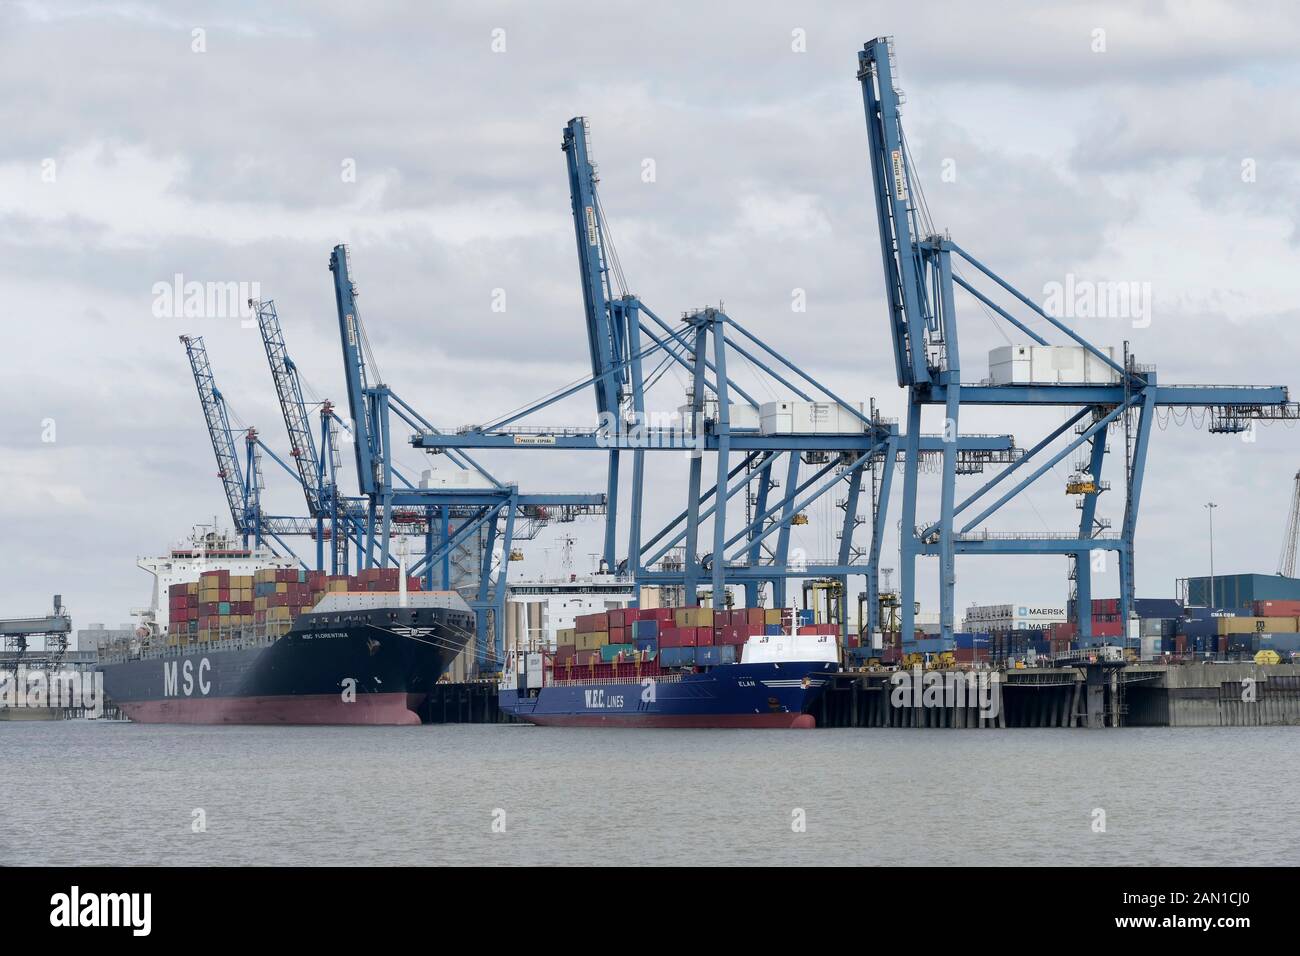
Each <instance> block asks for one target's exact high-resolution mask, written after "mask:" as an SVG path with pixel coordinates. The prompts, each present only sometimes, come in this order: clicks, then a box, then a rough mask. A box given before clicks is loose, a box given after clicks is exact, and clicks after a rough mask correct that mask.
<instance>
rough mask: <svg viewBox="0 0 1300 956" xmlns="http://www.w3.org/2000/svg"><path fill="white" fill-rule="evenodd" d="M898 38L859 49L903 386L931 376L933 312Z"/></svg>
mask: <svg viewBox="0 0 1300 956" xmlns="http://www.w3.org/2000/svg"><path fill="white" fill-rule="evenodd" d="M892 47H893V44H892V41H890V40H889V39H888V38H887V37H878V38H877V39H875V40H872V41H871V42H870V43H869V44H867V46H866V48H865V49H864V50H862V51H861V52H859V53H858V79H859V80H860V81H861V82H862V89H863V106H864V108H865V110H866V119H867V139H868V142H869V144H870V149H871V157H872V162H871V169H872V178H873V179H874V181H875V193H876V198H877V203H876V215H877V218H878V221H879V228H880V249H881V254H882V258H883V262H884V268H885V286H886V295H887V297H888V300H889V319H890V323H891V325H892V327H893V332H894V335H893V339H894V364H895V369H896V371H897V373H898V384H899V385H900V386H908V385H919V384H923V383H926V382H929V381H930V369H929V367H928V363H927V353H926V347H925V346H926V340H925V336H926V332H927V330H928V329H930V328H932V327H933V315H932V312H931V310H930V308H929V298H928V296H927V295H926V290H925V271H926V270H925V263H924V262H923V260H922V255H921V249H920V246H919V245H918V242H919V240H920V239H922V238H923V237H922V236H921V233H920V227H919V225H918V222H917V213H916V204H915V202H914V200H913V197H914V195H915V193H914V191H913V189H912V185H911V182H910V179H909V176H908V166H909V163H908V160H907V146H906V142H905V140H904V139H903V126H902V122H901V118H900V114H899V94H898V90H897V89H896V88H895V86H894V59H893V49H892Z"/></svg>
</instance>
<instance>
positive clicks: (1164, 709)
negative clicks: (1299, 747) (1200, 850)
mask: <svg viewBox="0 0 1300 956" xmlns="http://www.w3.org/2000/svg"><path fill="white" fill-rule="evenodd" d="M905 673H907V672H901V671H869V672H858V673H854V672H844V673H839V674H833V675H827V677H828V679H829V680H830V681H831V686H830V687H829V688H828V689H827V691H826V693H825V694H824V695H823V696H822V698H821V701H820V702H819V704H818V706H817V708H816V710H815V712H814V716H815V717H816V718H817V726H818V727H944V728H954V729H965V728H970V729H975V728H986V729H988V728H1001V727H1094V728H1100V727H1277V726H1300V665H1295V664H1276V665H1269V666H1265V665H1259V664H1253V663H1222V664H1220V663H1193V664H1123V663H1120V662H1114V663H1091V664H1079V665H1070V666H1062V667H1051V668H1027V669H1024V670H1008V671H997V672H992V671H956V672H950V671H926V672H923V676H925V679H926V680H928V681H932V682H933V683H934V685H935V687H936V688H937V689H936V690H935V692H934V693H933V694H931V695H930V698H929V699H921V698H919V697H918V696H917V695H916V694H914V693H902V692H900V688H899V686H898V683H899V678H898V677H897V676H896V675H899V674H905ZM994 673H996V679H994V678H993V674H994ZM971 674H976V675H987V678H986V679H987V682H988V688H987V691H986V693H985V695H984V699H982V700H972V699H971V695H967V696H966V699H954V697H956V696H957V695H954V694H952V693H951V692H949V693H946V694H945V693H943V690H944V688H945V685H946V684H949V683H954V682H955V681H954V678H955V677H956V676H957V675H963V676H962V679H965V680H969V678H970V675H971ZM926 675H933V677H929V676H926ZM908 677H909V679H910V680H912V681H914V680H915V676H914V675H908ZM993 698H996V700H994V699H993ZM989 705H991V706H989Z"/></svg>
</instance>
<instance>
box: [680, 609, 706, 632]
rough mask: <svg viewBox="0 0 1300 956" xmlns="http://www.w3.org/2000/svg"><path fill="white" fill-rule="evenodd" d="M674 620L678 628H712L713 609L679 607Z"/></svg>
mask: <svg viewBox="0 0 1300 956" xmlns="http://www.w3.org/2000/svg"><path fill="white" fill-rule="evenodd" d="M674 620H675V621H676V623H677V626H678V627H693V628H702V627H708V628H712V627H713V609H712V608H707V607H679V608H677V611H676V616H675V618H674Z"/></svg>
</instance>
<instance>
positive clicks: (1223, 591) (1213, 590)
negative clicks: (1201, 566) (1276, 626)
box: [1179, 574, 1300, 610]
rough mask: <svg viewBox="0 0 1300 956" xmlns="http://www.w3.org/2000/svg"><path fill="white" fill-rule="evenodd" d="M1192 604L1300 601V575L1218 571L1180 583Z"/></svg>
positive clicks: (1239, 606)
mask: <svg viewBox="0 0 1300 956" xmlns="http://www.w3.org/2000/svg"><path fill="white" fill-rule="evenodd" d="M1179 588H1180V590H1181V591H1182V592H1183V596H1184V603H1185V604H1186V605H1187V606H1188V607H1217V608H1230V609H1233V610H1237V609H1248V608H1250V607H1251V606H1252V605H1253V604H1254V603H1255V602H1256V601H1300V578H1288V577H1283V576H1282V575H1280V574H1216V575H1215V576H1214V577H1210V576H1209V575H1206V576H1205V577H1192V578H1185V579H1183V580H1181V581H1180V582H1179Z"/></svg>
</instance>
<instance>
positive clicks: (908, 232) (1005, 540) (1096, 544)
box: [857, 37, 1300, 636]
mask: <svg viewBox="0 0 1300 956" xmlns="http://www.w3.org/2000/svg"><path fill="white" fill-rule="evenodd" d="M894 67H895V63H894V58H893V48H892V41H891V40H890V39H889V38H888V37H880V38H877V39H875V40H872V41H871V42H870V43H867V44H866V45H865V47H864V49H863V50H862V51H861V52H859V54H858V73H857V78H858V81H859V83H860V85H861V88H862V97H863V104H864V108H865V114H866V125H867V134H868V140H869V148H870V160H871V171H872V184H873V187H874V193H875V201H876V212H877V218H878V227H879V235H880V249H881V254H882V260H883V264H884V273H885V280H886V287H887V296H888V319H889V324H890V331H891V336H892V339H893V345H894V359H895V368H896V372H897V378H898V384H899V386H900V387H902V388H905V389H906V390H907V403H908V405H907V423H906V426H905V427H906V433H907V434H906V437H905V438H904V441H903V447H904V450H905V455H904V459H905V462H904V475H903V498H902V511H903V514H902V532H901V544H900V552H901V554H900V563H901V568H900V585H901V592H902V593H901V598H902V631H903V634H905V635H908V634H911V633H912V628H913V624H914V619H913V609H914V607H915V603H914V602H915V593H916V558H917V557H918V556H920V555H934V556H938V558H939V566H940V570H939V579H940V589H939V594H940V620H941V627H942V632H943V634H944V635H950V634H951V633H952V629H953V604H954V586H955V580H956V571H955V556H956V555H957V554H1062V555H1066V556H1067V557H1068V558H1069V560H1070V562H1071V565H1072V568H1071V575H1072V577H1073V579H1074V582H1075V584H1074V586H1075V597H1076V602H1075V607H1076V615H1077V618H1076V619H1077V624H1078V629H1079V633H1080V635H1082V636H1090V635H1091V624H1092V616H1091V611H1090V608H1091V591H1092V588H1091V562H1090V561H1089V560H1088V555H1089V554H1090V553H1091V552H1093V551H1096V550H1103V551H1113V552H1115V553H1117V555H1118V559H1119V573H1120V582H1121V586H1120V600H1121V611H1122V618H1123V620H1125V621H1127V620H1128V618H1129V613H1130V609H1131V608H1132V606H1133V595H1134V586H1133V577H1134V573H1133V562H1134V547H1133V545H1134V536H1135V531H1136V526H1137V515H1138V505H1139V502H1140V500H1141V494H1142V478H1143V472H1144V468H1145V463H1146V456H1147V449H1148V444H1149V439H1150V434H1151V424H1152V420H1153V418H1154V413H1155V410H1156V409H1157V408H1158V407H1161V406H1181V407H1189V406H1190V407H1201V408H1205V409H1209V411H1210V416H1211V424H1210V430H1211V431H1212V432H1218V433H1232V432H1240V431H1243V430H1245V429H1246V428H1248V427H1249V426H1250V424H1251V423H1252V422H1254V421H1268V420H1270V419H1295V418H1297V417H1300V412H1298V409H1297V406H1296V405H1294V404H1292V403H1290V402H1289V400H1288V394H1287V390H1286V388H1284V387H1257V386H1204V385H1162V384H1159V383H1158V382H1157V379H1156V373H1155V370H1154V369H1153V368H1151V367H1148V366H1139V365H1137V364H1136V363H1135V362H1134V361H1133V360H1132V357H1131V356H1129V355H1128V354H1127V349H1126V353H1125V355H1124V357H1123V360H1122V361H1120V362H1117V361H1116V360H1115V359H1114V358H1113V357H1112V356H1111V355H1110V354H1107V353H1106V352H1103V351H1102V350H1101V349H1099V348H1097V347H1096V346H1095V345H1093V344H1092V343H1091V342H1089V341H1087V340H1086V339H1084V337H1083V336H1081V335H1079V334H1078V333H1077V332H1075V331H1074V330H1073V329H1072V328H1070V327H1069V326H1068V325H1066V324H1065V323H1064V322H1062V321H1061V320H1059V319H1058V318H1055V317H1053V316H1051V315H1049V314H1048V313H1047V312H1046V311H1045V310H1044V309H1042V308H1040V307H1039V306H1038V305H1037V304H1035V303H1034V302H1033V301H1032V300H1031V299H1030V298H1029V297H1028V296H1026V295H1025V294H1024V293H1023V292H1021V291H1019V290H1018V289H1016V288H1015V287H1014V286H1013V285H1012V284H1011V283H1009V282H1007V281H1006V280H1005V279H1003V278H1002V277H1000V276H999V275H997V274H996V273H995V272H994V271H993V270H992V269H990V268H989V267H987V266H986V265H984V264H983V263H982V262H980V261H979V260H978V259H976V258H975V257H974V256H972V255H971V254H970V253H968V252H967V251H966V250H965V249H963V248H962V247H961V246H959V245H957V243H955V242H953V241H952V239H951V237H949V236H948V235H946V234H940V233H938V232H937V231H935V230H934V229H933V227H931V226H930V223H929V214H928V210H927V209H926V208H925V203H924V196H923V194H921V193H920V191H919V189H918V188H917V185H916V174H915V171H914V169H913V167H912V162H911V156H910V153H909V151H908V148H907V143H906V140H905V138H904V135H903V127H902V122H901V118H900V111H899V103H900V99H899V94H898V90H897V88H896V86H895V80H894V72H895V69H894ZM923 224H924V226H925V227H926V228H925V229H923V228H922V226H923ZM955 260H960V261H961V262H962V263H965V264H966V265H968V266H970V267H971V268H972V269H973V270H974V271H975V272H976V273H977V274H978V275H979V276H980V277H982V279H983V280H985V281H986V282H987V283H992V285H993V286H994V287H995V288H996V289H997V290H1000V292H1001V294H1005V295H1007V296H1009V297H1010V298H1011V299H1014V300H1015V302H1016V303H1017V305H1016V306H1015V307H1016V309H1019V308H1021V307H1023V308H1026V309H1028V310H1029V312H1030V313H1032V316H1033V320H1042V321H1045V322H1046V323H1048V325H1050V326H1051V328H1052V329H1053V330H1054V331H1055V332H1058V333H1060V334H1061V335H1063V336H1064V337H1065V338H1067V339H1068V340H1070V341H1071V342H1072V343H1074V345H1076V346H1079V347H1082V348H1083V349H1085V350H1086V351H1087V352H1088V354H1089V355H1090V356H1092V357H1093V358H1094V359H1095V360H1096V361H1099V362H1100V363H1102V364H1103V365H1104V366H1106V367H1108V368H1109V369H1110V371H1111V372H1112V373H1113V377H1114V382H1113V383H1101V384H1038V383H1035V382H1027V383H1017V384H1005V385H1004V384H988V383H980V384H970V383H967V382H963V381H962V372H961V363H960V360H959V350H958V337H957V332H958V322H957V311H956V306H955V291H954V289H955V288H957V289H961V290H964V291H966V292H968V293H970V294H971V295H972V296H973V297H974V298H975V299H976V300H977V301H978V302H979V303H980V305H981V306H983V307H984V308H985V309H987V310H988V311H989V312H990V313H991V314H992V313H995V314H996V315H997V316H998V317H999V318H1001V319H1003V320H1005V321H1006V322H1008V323H1009V324H1010V325H1012V326H1013V327H1014V328H1015V329H1016V330H1017V331H1018V332H1019V333H1020V334H1022V335H1024V336H1025V337H1026V338H1028V339H1029V340H1031V341H1032V342H1033V343H1035V344H1037V345H1046V344H1047V341H1046V340H1045V339H1044V338H1042V337H1041V336H1040V335H1039V334H1038V333H1037V332H1035V331H1034V330H1033V329H1031V328H1030V327H1029V326H1028V325H1026V324H1025V321H1023V320H1022V319H1021V318H1018V317H1017V316H1015V315H1014V314H1012V312H1011V311H1009V310H1008V309H1005V308H1003V307H1002V306H1000V305H998V304H997V303H996V302H995V301H993V299H992V298H990V297H989V295H988V294H986V293H984V292H982V291H980V289H979V288H978V287H977V286H976V285H975V284H974V283H973V282H972V281H971V280H968V279H967V278H965V277H964V276H963V275H962V274H961V271H960V269H959V267H958V264H957V263H956V262H955ZM991 291H992V290H991ZM995 294H996V293H995ZM1033 320H1031V321H1033ZM926 405H938V406H942V407H943V408H944V415H945V418H946V421H947V422H948V423H949V427H950V428H952V429H953V430H954V431H957V430H958V422H959V418H960V414H961V409H962V408H963V406H968V405H1002V406H1040V407H1041V406H1066V407H1077V408H1078V409H1079V410H1078V412H1077V413H1075V414H1074V415H1072V416H1071V417H1070V418H1069V419H1068V420H1067V421H1066V423H1065V424H1064V425H1062V426H1061V427H1060V428H1058V429H1056V430H1055V431H1054V432H1052V433H1051V434H1049V435H1048V436H1047V437H1046V438H1044V439H1043V440H1042V441H1040V442H1038V443H1037V444H1035V445H1034V446H1033V447H1032V448H1030V449H1029V450H1028V451H1027V452H1026V453H1025V454H1024V455H1023V456H1022V457H1021V458H1019V459H1018V460H1017V461H1015V462H1013V463H1011V464H1009V465H1008V466H1007V467H1006V468H1005V469H1003V470H1002V471H1001V472H999V473H998V474H997V475H995V476H994V477H993V478H992V479H991V480H989V481H988V482H986V483H985V484H984V485H983V486H982V487H981V488H979V489H978V490H977V491H975V492H974V493H973V494H971V495H969V496H968V497H966V498H965V499H963V500H962V501H960V502H958V501H957V500H956V495H955V477H956V473H957V460H956V454H955V446H949V447H947V448H945V449H944V453H943V469H942V484H941V489H940V514H939V518H938V520H937V521H935V522H934V523H932V524H928V525H925V526H918V525H917V521H916V499H917V476H918V463H919V459H920V456H921V447H920V445H919V443H918V440H917V439H918V437H919V432H920V427H921V410H922V408H923V407H924V406H926ZM1071 428H1074V429H1075V437H1074V438H1072V439H1071V440H1070V441H1068V443H1067V444H1066V446H1065V447H1064V449H1063V450H1052V451H1049V450H1048V449H1049V448H1051V447H1052V446H1053V444H1054V443H1055V442H1056V441H1057V439H1059V438H1061V437H1062V436H1064V435H1065V433H1066V432H1067V431H1068V430H1069V429H1071ZM1121 428H1122V429H1123V431H1124V452H1125V475H1124V486H1125V499H1124V516H1123V522H1122V526H1121V528H1120V529H1119V532H1118V534H1107V533H1105V532H1106V530H1107V524H1106V522H1105V521H1103V520H1102V519H1100V518H1098V517H1097V514H1096V509H1097V497H1098V494H1097V492H1098V491H1100V490H1104V488H1105V487H1106V485H1105V483H1104V482H1102V480H1101V468H1102V462H1103V459H1104V455H1105V452H1106V442H1107V435H1108V432H1109V431H1111V430H1112V429H1114V430H1119V429H1121ZM1075 450H1079V451H1081V452H1084V453H1086V459H1085V460H1084V462H1083V463H1082V464H1081V465H1080V466H1079V468H1078V470H1079V471H1080V472H1081V475H1080V480H1079V481H1077V482H1075V483H1074V488H1075V490H1076V491H1079V490H1086V491H1087V492H1089V493H1085V494H1083V496H1082V500H1081V501H1080V508H1079V510H1080V518H1079V524H1078V530H1077V531H1076V532H1070V533H1062V534H1041V533H1019V532H1001V533H998V532H986V531H978V530H976V526H977V525H979V524H980V523H981V522H983V521H984V520H985V519H986V518H988V517H989V516H991V515H992V514H994V513H995V512H997V511H998V510H999V509H1000V508H1001V507H1002V506H1004V505H1005V504H1006V503H1007V502H1009V501H1011V500H1014V499H1015V498H1016V497H1017V496H1018V495H1019V494H1021V493H1022V492H1023V491H1024V490H1025V489H1026V488H1027V487H1028V486H1029V485H1030V484H1031V483H1032V482H1033V481H1035V480H1036V479H1038V478H1039V477H1042V476H1043V475H1044V474H1046V473H1047V472H1048V471H1050V470H1051V468H1052V467H1053V466H1054V465H1055V464H1056V463H1057V462H1060V461H1062V460H1063V459H1064V458H1065V457H1066V456H1067V455H1069V454H1070V453H1071V452H1073V451H1075ZM1017 473H1019V474H1017ZM1013 476H1014V477H1017V478H1019V480H1018V481H1016V482H1014V483H1013V482H1011V481H1009V479H1011V478H1012V477H1013ZM1022 476H1023V477H1022ZM1004 482H1005V483H1006V484H1005V486H1004V487H1005V489H1006V490H1004V491H1002V493H1001V494H1000V495H999V496H998V497H997V499H996V501H994V502H993V503H992V504H989V505H986V506H983V507H981V508H979V509H977V508H976V507H975V506H976V503H977V502H980V501H981V500H982V499H984V498H985V496H986V495H988V494H989V493H990V492H992V491H993V490H994V489H995V488H998V487H999V486H1000V485H1003V483H1004ZM976 511H977V513H976V514H975V516H974V517H972V518H969V519H965V520H964V522H963V523H962V524H961V525H958V524H957V518H958V516H959V515H961V516H964V515H965V514H966V513H968V512H976Z"/></svg>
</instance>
